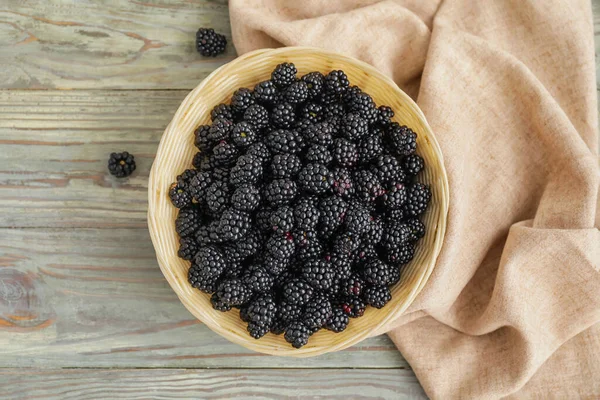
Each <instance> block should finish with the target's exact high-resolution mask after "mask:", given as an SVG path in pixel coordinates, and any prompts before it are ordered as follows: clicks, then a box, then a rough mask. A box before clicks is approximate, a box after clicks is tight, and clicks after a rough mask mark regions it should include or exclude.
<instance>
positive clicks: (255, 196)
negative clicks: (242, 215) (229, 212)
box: [231, 184, 260, 212]
mask: <svg viewBox="0 0 600 400" xmlns="http://www.w3.org/2000/svg"><path fill="white" fill-rule="evenodd" d="M259 203H260V192H259V191H258V189H257V188H255V187H254V186H252V185H250V184H245V185H241V186H239V187H238V188H237V189H235V191H234V192H233V195H232V196H231V206H232V207H233V208H235V209H237V210H240V211H246V212H250V211H253V210H255V209H256V207H258V204H259Z"/></svg>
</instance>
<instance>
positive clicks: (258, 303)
mask: <svg viewBox="0 0 600 400" xmlns="http://www.w3.org/2000/svg"><path fill="white" fill-rule="evenodd" d="M276 315H277V305H276V304H275V300H274V299H273V297H271V296H270V295H268V294H264V295H260V296H258V297H256V298H255V299H254V300H252V301H251V302H250V304H248V318H249V319H250V321H249V322H251V323H255V324H257V325H263V326H271V324H272V323H273V321H274V320H275V317H276Z"/></svg>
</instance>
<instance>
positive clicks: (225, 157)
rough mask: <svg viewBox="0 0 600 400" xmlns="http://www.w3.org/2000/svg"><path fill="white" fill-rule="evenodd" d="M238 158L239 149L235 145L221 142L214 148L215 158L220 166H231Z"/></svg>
mask: <svg viewBox="0 0 600 400" xmlns="http://www.w3.org/2000/svg"><path fill="white" fill-rule="evenodd" d="M237 157H238V149H237V147H235V146H234V145H233V144H231V143H229V142H226V141H225V140H221V141H220V142H219V143H218V144H217V145H216V146H215V147H213V158H214V160H215V162H216V163H217V165H219V166H229V165H231V164H232V163H234V162H235V160H236V159H237Z"/></svg>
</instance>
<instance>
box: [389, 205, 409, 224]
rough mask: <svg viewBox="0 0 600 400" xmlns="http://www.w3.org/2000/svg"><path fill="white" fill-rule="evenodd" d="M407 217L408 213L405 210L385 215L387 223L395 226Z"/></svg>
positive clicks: (393, 211) (390, 211)
mask: <svg viewBox="0 0 600 400" xmlns="http://www.w3.org/2000/svg"><path fill="white" fill-rule="evenodd" d="M405 217H406V211H405V209H404V208H401V209H399V210H389V211H387V212H386V213H385V218H384V219H385V223H386V224H393V223H396V222H401V221H402V220H403V219H404V218H405Z"/></svg>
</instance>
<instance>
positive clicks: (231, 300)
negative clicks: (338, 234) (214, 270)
mask: <svg viewBox="0 0 600 400" xmlns="http://www.w3.org/2000/svg"><path fill="white" fill-rule="evenodd" d="M217 295H218V296H219V298H220V299H221V301H222V302H223V303H225V304H228V305H230V306H240V305H242V304H244V303H245V302H247V301H248V300H250V297H251V296H252V291H250V289H249V288H248V287H247V286H246V285H245V284H244V282H243V281H242V280H241V279H239V278H234V279H229V280H224V281H223V282H221V283H220V284H219V287H218V288H217Z"/></svg>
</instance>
